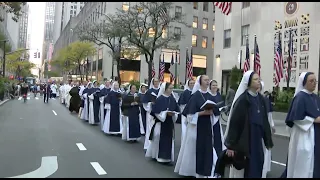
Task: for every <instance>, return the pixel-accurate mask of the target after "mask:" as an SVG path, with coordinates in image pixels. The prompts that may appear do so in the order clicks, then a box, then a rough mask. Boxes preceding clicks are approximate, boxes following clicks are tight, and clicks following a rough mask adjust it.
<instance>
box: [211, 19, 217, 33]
mask: <svg viewBox="0 0 320 180" xmlns="http://www.w3.org/2000/svg"><path fill="white" fill-rule="evenodd" d="M215 24H216V23H215V21H214V20H213V24H212V31H215V30H216V25H215Z"/></svg>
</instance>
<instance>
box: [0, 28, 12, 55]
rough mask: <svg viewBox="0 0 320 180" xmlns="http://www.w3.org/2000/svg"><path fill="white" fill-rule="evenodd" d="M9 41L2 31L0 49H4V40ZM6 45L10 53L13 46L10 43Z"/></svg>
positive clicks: (0, 33)
mask: <svg viewBox="0 0 320 180" xmlns="http://www.w3.org/2000/svg"><path fill="white" fill-rule="evenodd" d="M7 39H8V38H7V36H6V35H5V34H4V33H3V32H1V31H0V49H3V44H4V42H3V40H7ZM5 45H6V46H5V50H6V52H10V51H11V45H10V44H9V43H8V42H6V44H5Z"/></svg>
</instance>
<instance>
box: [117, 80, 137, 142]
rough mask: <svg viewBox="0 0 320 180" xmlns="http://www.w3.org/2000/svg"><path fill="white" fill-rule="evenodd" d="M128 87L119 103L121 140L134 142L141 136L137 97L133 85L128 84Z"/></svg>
mask: <svg viewBox="0 0 320 180" xmlns="http://www.w3.org/2000/svg"><path fill="white" fill-rule="evenodd" d="M128 89H129V92H128V93H127V94H126V95H125V96H124V98H123V101H122V105H121V110H122V114H123V117H122V127H123V128H122V140H125V141H131V142H136V141H137V140H139V139H140V137H141V131H140V130H141V127H140V126H141V124H140V108H139V99H138V94H137V88H136V86H135V85H132V84H131V85H129V88H128Z"/></svg>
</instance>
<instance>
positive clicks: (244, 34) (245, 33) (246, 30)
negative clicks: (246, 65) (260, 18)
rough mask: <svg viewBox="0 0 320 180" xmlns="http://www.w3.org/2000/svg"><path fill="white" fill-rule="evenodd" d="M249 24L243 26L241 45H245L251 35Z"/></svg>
mask: <svg viewBox="0 0 320 180" xmlns="http://www.w3.org/2000/svg"><path fill="white" fill-rule="evenodd" d="M249 27H250V26H249V25H245V26H242V27H241V45H242V46H245V45H246V43H247V40H246V39H247V36H248V37H249Z"/></svg>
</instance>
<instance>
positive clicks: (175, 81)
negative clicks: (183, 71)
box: [174, 50, 178, 88]
mask: <svg viewBox="0 0 320 180" xmlns="http://www.w3.org/2000/svg"><path fill="white" fill-rule="evenodd" d="M177 53H178V52H177V50H176V62H175V63H174V76H175V78H174V87H175V88H177V78H178V76H177V74H178V54H177Z"/></svg>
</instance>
